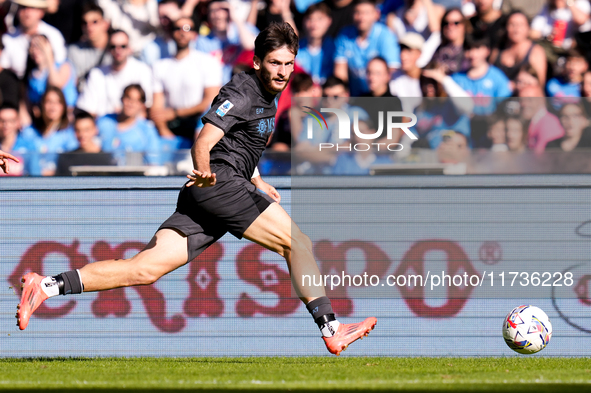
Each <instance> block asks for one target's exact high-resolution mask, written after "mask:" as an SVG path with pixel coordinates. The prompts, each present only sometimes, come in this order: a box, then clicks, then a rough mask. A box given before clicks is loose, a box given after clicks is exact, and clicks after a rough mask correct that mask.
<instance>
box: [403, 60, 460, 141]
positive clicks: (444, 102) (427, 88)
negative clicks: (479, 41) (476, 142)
mask: <svg viewBox="0 0 591 393" xmlns="http://www.w3.org/2000/svg"><path fill="white" fill-rule="evenodd" d="M431 76H435V78H436V79H435V78H431ZM440 76H441V78H440ZM439 80H441V81H443V83H441V82H439ZM445 84H451V86H452V89H453V88H454V87H453V86H455V88H456V89H458V87H457V85H455V84H454V82H453V80H451V77H449V76H446V75H445V73H444V71H443V70H442V69H441V70H439V71H438V73H437V72H431V73H429V72H427V70H425V71H424V75H421V76H420V88H421V92H422V95H423V96H424V97H425V98H424V99H422V100H421V102H420V105H419V106H418V107H417V108H416V109H415V110H414V113H415V115H416V116H417V124H416V125H414V126H413V127H412V128H411V131H413V133H414V134H415V135H417V136H418V137H419V139H418V140H417V141H415V142H414V143H413V147H417V148H430V149H437V148H438V147H439V145H440V144H441V142H442V140H443V136H444V135H445V134H446V133H447V131H448V130H455V131H456V132H459V133H462V134H464V135H465V136H466V138H469V137H470V119H469V118H468V117H467V116H466V115H465V114H464V113H463V112H462V111H461V110H460V109H459V108H461V106H456V105H455V102H454V101H453V100H450V99H440V98H441V97H445V96H446V95H447V94H446V93H445V88H444V85H445ZM459 91H461V89H459ZM463 94H466V93H465V92H464V93H463ZM465 101H467V100H465ZM405 139H406V138H405ZM406 142H407V143H408V142H412V141H410V140H407V141H406Z"/></svg>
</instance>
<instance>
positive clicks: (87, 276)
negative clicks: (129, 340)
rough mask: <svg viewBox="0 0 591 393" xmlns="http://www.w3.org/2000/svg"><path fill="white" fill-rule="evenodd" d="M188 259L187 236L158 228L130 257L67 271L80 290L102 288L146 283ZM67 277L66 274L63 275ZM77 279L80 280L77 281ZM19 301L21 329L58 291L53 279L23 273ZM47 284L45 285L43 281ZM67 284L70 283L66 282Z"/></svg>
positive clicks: (19, 323) (101, 289) (155, 279)
mask: <svg viewBox="0 0 591 393" xmlns="http://www.w3.org/2000/svg"><path fill="white" fill-rule="evenodd" d="M187 261H188V251H187V238H186V237H185V236H182V235H181V234H179V233H178V232H176V231H174V230H172V229H161V230H159V231H158V232H157V233H156V235H154V237H153V238H152V240H150V242H149V243H148V245H147V246H146V247H145V248H144V249H143V250H142V251H141V252H140V253H138V254H137V255H135V256H133V257H131V258H129V259H111V260H106V261H100V262H94V263H90V264H88V265H86V266H84V267H83V268H82V269H79V270H78V273H77V275H78V276H77V277H76V275H72V272H68V273H64V274H69V279H71V280H72V286H74V287H76V285H80V287H81V288H79V292H74V293H80V292H82V290H83V291H84V292H94V291H104V290H108V289H113V288H120V287H128V286H133V285H149V284H152V283H154V282H155V281H157V280H158V279H159V278H160V277H162V276H163V275H165V274H166V273H169V272H171V271H173V270H175V269H177V268H179V267H181V266H183V265H184V264H185V263H187ZM66 280H68V278H66ZM78 280H79V284H78ZM22 281H23V284H22V286H21V288H22V295H21V302H20V304H19V305H18V306H17V309H18V310H17V313H16V318H17V325H18V326H19V328H20V329H21V330H24V329H25V328H26V327H27V325H28V323H29V319H30V318H31V315H32V314H33V312H34V311H35V310H36V309H37V308H38V307H39V305H41V303H43V302H44V301H45V300H46V299H47V298H49V297H52V296H55V295H58V294H59V292H58V288H57V286H55V285H54V283H55V280H53V281H52V278H51V277H43V276H40V275H38V274H36V273H28V274H26V275H25V276H24V277H23V280H22ZM45 284H47V285H45ZM67 285H70V283H69V282H68V284H67Z"/></svg>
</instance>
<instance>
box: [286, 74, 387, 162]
mask: <svg viewBox="0 0 591 393" xmlns="http://www.w3.org/2000/svg"><path fill="white" fill-rule="evenodd" d="M322 96H323V97H326V98H325V99H324V100H323V102H322V107H324V108H335V109H341V110H343V111H345V112H346V113H347V115H348V116H349V119H351V121H353V119H354V118H355V112H357V116H358V119H359V120H367V119H369V116H368V114H367V112H366V111H365V110H364V109H363V108H360V107H357V106H354V105H351V104H350V103H349V100H350V93H349V89H348V86H347V84H346V83H345V82H344V81H343V80H341V79H339V78H337V77H336V76H334V75H331V76H329V77H328V78H327V79H326V82H325V83H324V85H323V86H322ZM324 117H325V118H326V121H327V125H328V127H327V128H325V127H322V128H319V127H317V125H316V124H314V123H315V122H312V123H311V124H312V130H313V132H312V137H311V138H309V135H308V133H307V132H300V134H299V137H298V139H297V141H298V142H297V145H296V147H295V149H296V152H297V157H298V158H306V159H307V161H308V163H306V164H304V165H303V166H302V167H299V168H298V169H297V172H298V173H300V174H318V173H324V174H328V173H330V172H331V169H330V168H331V166H332V165H333V164H334V162H335V159H336V155H335V153H336V150H323V151H320V152H319V151H318V147H319V144H320V143H332V144H333V145H334V146H336V145H339V144H341V143H345V142H347V141H343V140H340V139H339V132H338V131H339V122H338V119H337V118H336V115H334V114H332V113H330V114H329V113H325V114H324ZM292 123H293V121H292ZM393 142H396V141H393Z"/></svg>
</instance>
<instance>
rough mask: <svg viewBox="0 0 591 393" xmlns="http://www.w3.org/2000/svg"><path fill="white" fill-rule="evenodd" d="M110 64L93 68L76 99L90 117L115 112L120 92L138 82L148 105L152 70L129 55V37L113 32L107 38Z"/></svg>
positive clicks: (117, 107)
mask: <svg viewBox="0 0 591 393" xmlns="http://www.w3.org/2000/svg"><path fill="white" fill-rule="evenodd" d="M109 51H110V53H111V56H112V57H113V61H112V63H111V65H108V66H101V67H97V68H93V69H92V70H91V71H90V74H89V76H88V83H87V85H86V88H85V89H84V91H83V92H82V94H81V95H80V97H79V98H78V104H77V107H78V108H80V109H82V110H84V111H86V112H88V113H91V114H92V115H94V116H98V117H100V116H104V115H106V114H109V113H116V112H118V111H119V109H120V108H121V96H122V94H123V89H124V88H125V87H126V86H129V85H130V84H133V83H139V84H140V85H141V86H142V88H143V89H144V91H145V92H146V104H147V106H148V107H150V106H152V83H153V82H152V70H151V69H150V67H148V66H147V65H146V64H144V63H142V62H141V61H139V60H137V59H135V58H133V57H132V56H131V48H130V47H129V37H128V35H127V33H125V32H124V31H122V30H115V31H113V32H112V33H111V36H110V37H109Z"/></svg>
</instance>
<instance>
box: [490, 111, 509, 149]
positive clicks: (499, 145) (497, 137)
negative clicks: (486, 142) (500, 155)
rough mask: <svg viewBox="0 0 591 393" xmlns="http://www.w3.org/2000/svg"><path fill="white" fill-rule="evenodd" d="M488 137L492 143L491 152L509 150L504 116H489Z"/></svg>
mask: <svg viewBox="0 0 591 393" xmlns="http://www.w3.org/2000/svg"><path fill="white" fill-rule="evenodd" d="M486 136H487V137H488V139H490V141H491V147H490V150H491V151H492V152H504V151H507V150H509V148H508V147H507V131H506V128H505V119H504V118H503V117H502V116H489V126H488V131H487V132H486Z"/></svg>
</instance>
